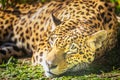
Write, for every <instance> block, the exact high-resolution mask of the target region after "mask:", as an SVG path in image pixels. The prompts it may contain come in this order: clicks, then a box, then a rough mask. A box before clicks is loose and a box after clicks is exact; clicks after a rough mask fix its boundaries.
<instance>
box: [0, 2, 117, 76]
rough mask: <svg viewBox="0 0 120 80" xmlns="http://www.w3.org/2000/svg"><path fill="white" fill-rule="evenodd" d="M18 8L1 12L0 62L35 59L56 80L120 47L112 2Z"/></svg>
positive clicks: (67, 3) (50, 3) (50, 4)
mask: <svg viewBox="0 0 120 80" xmlns="http://www.w3.org/2000/svg"><path fill="white" fill-rule="evenodd" d="M21 5H22V4H21ZM19 6H20V5H18V6H15V7H10V8H7V9H6V10H2V9H0V63H2V62H3V61H4V60H7V59H9V58H10V57H11V56H15V57H21V56H28V55H30V56H32V59H31V60H32V64H33V65H42V66H43V69H44V71H45V75H46V76H48V77H54V76H58V75H61V74H63V73H65V72H74V71H78V70H82V69H86V68H87V67H89V65H90V64H91V63H92V62H93V61H95V60H96V59H98V58H100V57H101V56H102V55H104V54H105V53H106V52H108V51H110V50H111V49H112V48H114V47H115V45H116V43H117V34H118V28H119V27H118V22H117V18H116V16H115V13H114V4H113V3H110V2H109V1H106V0H66V1H64V2H60V1H51V2H49V3H46V4H44V5H41V4H40V5H35V7H33V6H32V8H31V7H24V6H23V7H19ZM27 6H31V5H27ZM113 55H114V54H113Z"/></svg>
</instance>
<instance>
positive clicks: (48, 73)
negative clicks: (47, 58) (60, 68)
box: [45, 71, 57, 77]
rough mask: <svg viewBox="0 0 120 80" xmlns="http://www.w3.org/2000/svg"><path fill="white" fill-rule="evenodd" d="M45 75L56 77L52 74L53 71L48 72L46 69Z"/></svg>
mask: <svg viewBox="0 0 120 80" xmlns="http://www.w3.org/2000/svg"><path fill="white" fill-rule="evenodd" d="M45 75H46V76H47V77H57V75H56V74H54V73H52V72H50V71H47V72H46V73H45Z"/></svg>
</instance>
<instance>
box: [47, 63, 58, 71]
mask: <svg viewBox="0 0 120 80" xmlns="http://www.w3.org/2000/svg"><path fill="white" fill-rule="evenodd" d="M46 64H47V65H48V67H49V69H55V68H57V66H58V65H57V64H54V63H52V62H50V61H46Z"/></svg>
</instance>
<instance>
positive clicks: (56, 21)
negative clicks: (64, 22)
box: [52, 14, 61, 26]
mask: <svg viewBox="0 0 120 80" xmlns="http://www.w3.org/2000/svg"><path fill="white" fill-rule="evenodd" d="M52 20H53V22H54V24H55V26H57V25H59V24H61V20H59V19H58V18H57V17H55V16H54V15H53V14H52Z"/></svg>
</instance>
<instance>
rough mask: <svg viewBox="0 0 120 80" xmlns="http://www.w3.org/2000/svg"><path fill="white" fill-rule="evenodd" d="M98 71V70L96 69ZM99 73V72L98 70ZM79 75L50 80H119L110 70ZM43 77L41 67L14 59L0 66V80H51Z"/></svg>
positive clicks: (117, 75)
mask: <svg viewBox="0 0 120 80" xmlns="http://www.w3.org/2000/svg"><path fill="white" fill-rule="evenodd" d="M93 70H94V71H95V69H94V68H91V69H87V70H86V71H88V72H89V71H92V72H93ZM96 70H99V69H96ZM99 71H100V70H99ZM92 72H91V73H90V72H89V74H85V75H83V76H80V75H73V76H70V75H66V76H61V77H56V78H51V79H52V80H88V79H89V80H115V79H120V71H119V70H112V71H110V72H107V73H104V72H102V71H101V73H100V74H95V73H92ZM51 79H50V78H46V76H44V71H43V69H42V67H41V66H32V65H31V64H30V62H29V61H25V60H23V61H21V60H17V59H14V58H10V59H9V61H8V62H7V63H6V64H4V63H3V64H2V65H0V80H51Z"/></svg>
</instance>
